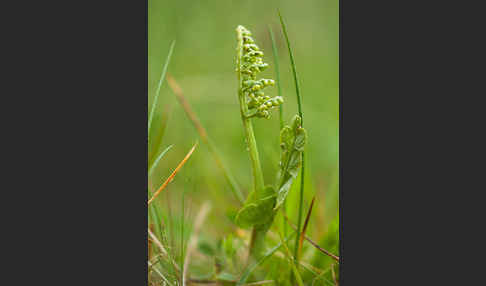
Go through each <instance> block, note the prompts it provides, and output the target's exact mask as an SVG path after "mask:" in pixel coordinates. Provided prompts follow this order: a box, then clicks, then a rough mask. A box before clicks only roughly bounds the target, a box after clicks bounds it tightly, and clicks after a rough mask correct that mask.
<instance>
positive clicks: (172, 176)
mask: <svg viewBox="0 0 486 286" xmlns="http://www.w3.org/2000/svg"><path fill="white" fill-rule="evenodd" d="M196 146H197V143H196V144H194V146H192V148H191V150H189V152H188V153H187V155H186V157H184V159H182V161H181V162H180V163H179V165H177V167H176V168H175V170H174V171H173V172H172V174H170V176H169V177H168V178H167V180H165V182H164V183H163V184H162V186H160V188H159V189H158V190H157V191H156V192H155V193H154V195H153V196H152V198H150V200H148V203H147V204H149V205H150V203H151V202H152V201H153V200H154V199H155V198H156V197H157V196H158V195H159V194H160V193H161V192H162V191H163V190H164V189H165V187H166V186H167V185H168V184H169V183H170V182H171V181H172V180H173V179H174V177H175V175H176V174H177V172H179V170H180V168H181V167H182V166H183V165H184V164H185V163H186V161H187V160H188V159H189V157H191V155H192V152H194V149H196Z"/></svg>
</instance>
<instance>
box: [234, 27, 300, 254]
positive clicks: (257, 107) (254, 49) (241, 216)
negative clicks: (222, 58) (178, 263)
mask: <svg viewBox="0 0 486 286" xmlns="http://www.w3.org/2000/svg"><path fill="white" fill-rule="evenodd" d="M236 34H237V41H238V43H237V49H236V72H237V77H238V98H239V103H240V112H241V118H242V121H243V127H244V130H245V137H246V143H247V146H248V151H249V154H250V160H251V166H252V173H253V180H254V181H253V190H252V191H251V192H250V194H249V195H248V197H247V199H246V201H245V203H244V205H243V207H242V208H241V209H240V210H239V211H238V213H237V215H236V223H237V224H238V225H239V226H240V227H243V228H253V230H252V237H251V242H250V249H249V258H250V259H254V260H258V259H259V258H261V256H262V254H263V253H264V250H265V243H264V242H265V235H266V233H267V231H268V230H269V228H270V227H271V225H272V223H273V219H274V217H275V214H276V212H277V211H278V208H279V206H280V205H281V204H282V203H283V201H284V200H285V198H286V196H287V194H288V191H289V189H290V186H291V184H292V181H293V179H295V177H296V174H297V173H298V170H299V168H300V165H301V153H302V151H303V148H304V145H305V142H306V133H305V130H304V129H303V128H302V126H301V122H302V121H301V118H300V117H299V116H298V115H296V116H295V117H294V119H293V121H292V124H291V126H284V127H283V128H282V130H281V136H280V141H281V142H280V143H281V145H280V146H281V148H282V155H281V161H280V168H279V173H278V176H277V182H276V183H275V185H274V186H273V185H265V183H264V180H263V173H262V169H261V165H260V159H259V154H258V149H257V145H256V139H255V134H254V132H253V125H252V121H251V120H252V119H253V118H266V119H268V118H269V117H270V111H271V110H272V109H274V108H275V107H277V106H279V105H280V104H282V103H283V98H282V97H281V96H275V97H270V96H268V95H265V93H264V91H263V90H264V89H265V88H266V87H268V86H273V85H274V84H275V81H274V80H272V79H264V78H262V79H259V78H258V74H259V73H260V72H262V71H263V70H264V69H265V68H267V67H268V64H267V63H265V62H264V61H263V55H264V54H263V51H261V49H260V48H259V47H258V46H257V45H256V44H255V41H254V39H253V38H252V35H251V32H250V31H249V30H247V29H246V28H245V27H243V26H241V25H240V26H238V27H237V28H236Z"/></svg>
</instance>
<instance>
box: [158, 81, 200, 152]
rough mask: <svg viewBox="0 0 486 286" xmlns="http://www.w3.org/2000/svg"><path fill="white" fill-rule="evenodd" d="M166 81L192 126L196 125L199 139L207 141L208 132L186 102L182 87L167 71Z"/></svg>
mask: <svg viewBox="0 0 486 286" xmlns="http://www.w3.org/2000/svg"><path fill="white" fill-rule="evenodd" d="M167 82H168V83H169V87H170V88H171V89H172V91H173V92H174V93H175V95H176V97H177V99H178V100H179V102H180V104H181V105H182V108H183V109H184V111H185V112H186V114H187V116H188V117H189V119H190V120H191V121H192V123H193V124H194V126H195V127H196V130H197V132H198V133H199V136H201V139H202V140H203V142H204V143H206V144H207V143H208V134H207V133H206V130H205V129H204V127H203V126H202V124H201V122H200V121H199V118H197V116H196V114H195V113H194V111H192V109H191V106H190V105H189V103H188V102H187V100H186V98H185V97H184V93H183V92H182V88H181V87H180V86H179V84H178V83H177V81H176V80H175V79H174V77H172V75H170V74H169V73H167Z"/></svg>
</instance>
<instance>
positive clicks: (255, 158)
mask: <svg viewBox="0 0 486 286" xmlns="http://www.w3.org/2000/svg"><path fill="white" fill-rule="evenodd" d="M242 56H243V39H242V36H241V35H238V54H237V60H236V65H237V67H238V71H237V73H238V98H239V101H240V112H241V120H242V121H243V127H244V129H245V138H246V145H247V147H248V151H249V153H250V160H251V165H252V171H253V182H254V184H253V185H254V188H255V192H259V191H260V192H261V191H262V190H263V186H264V181H263V172H262V167H261V165H260V157H259V155H258V149H257V144H256V139H255V134H254V132H253V125H252V122H251V119H250V118H247V117H246V114H247V113H248V106H247V105H246V98H245V93H244V92H243V79H242V77H241V71H240V69H241V58H242Z"/></svg>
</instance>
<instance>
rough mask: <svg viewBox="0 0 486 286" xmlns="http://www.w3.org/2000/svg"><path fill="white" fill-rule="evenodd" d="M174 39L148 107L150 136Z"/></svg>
mask: <svg viewBox="0 0 486 286" xmlns="http://www.w3.org/2000/svg"><path fill="white" fill-rule="evenodd" d="M174 46H175V40H174V41H172V44H171V45H170V48H169V54H168V55H167V59H166V60H165V64H164V67H163V69H162V74H161V75H160V80H159V84H158V86H157V90H156V91H155V98H154V102H153V103H152V108H151V109H150V114H149V119H148V134H149V138H150V128H151V127H152V120H153V118H154V112H155V107H156V106H157V103H158V99H159V95H160V88H161V87H162V82H163V81H164V80H165V74H166V72H167V67H168V66H169V62H170V58H171V57H172V52H173V51H174Z"/></svg>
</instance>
